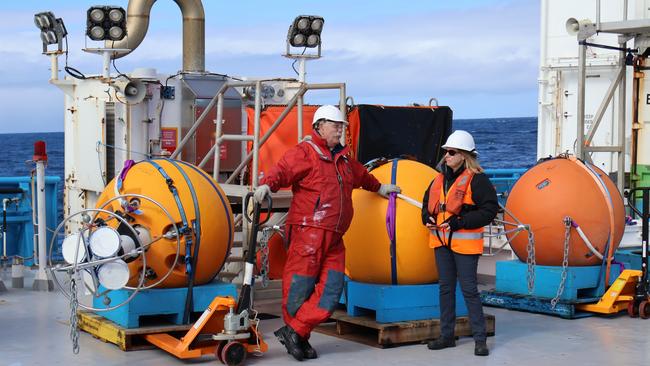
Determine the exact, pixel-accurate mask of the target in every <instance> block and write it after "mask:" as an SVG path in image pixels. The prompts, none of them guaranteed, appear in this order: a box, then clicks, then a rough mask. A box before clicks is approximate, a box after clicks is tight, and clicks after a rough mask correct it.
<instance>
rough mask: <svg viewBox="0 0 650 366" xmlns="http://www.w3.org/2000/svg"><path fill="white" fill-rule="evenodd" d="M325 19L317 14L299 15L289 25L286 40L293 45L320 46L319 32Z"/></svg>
mask: <svg viewBox="0 0 650 366" xmlns="http://www.w3.org/2000/svg"><path fill="white" fill-rule="evenodd" d="M324 23H325V20H324V19H323V17H321V16H318V15H300V16H298V17H296V19H294V21H293V24H292V25H291V27H289V33H288V34H287V41H288V42H289V44H290V45H291V46H293V47H310V48H313V47H317V46H320V40H321V39H320V34H321V32H322V31H323V24H324Z"/></svg>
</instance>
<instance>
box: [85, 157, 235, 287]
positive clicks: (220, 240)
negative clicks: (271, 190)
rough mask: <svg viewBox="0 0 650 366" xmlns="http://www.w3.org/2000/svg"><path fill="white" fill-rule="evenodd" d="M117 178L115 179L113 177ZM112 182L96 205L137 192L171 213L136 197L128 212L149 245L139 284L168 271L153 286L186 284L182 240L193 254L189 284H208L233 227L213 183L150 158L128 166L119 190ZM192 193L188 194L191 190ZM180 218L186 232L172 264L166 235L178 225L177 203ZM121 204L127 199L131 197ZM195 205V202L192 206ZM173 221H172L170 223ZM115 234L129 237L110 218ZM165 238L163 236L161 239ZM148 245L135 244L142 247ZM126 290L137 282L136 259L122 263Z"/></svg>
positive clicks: (116, 204) (117, 206) (191, 169)
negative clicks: (136, 207)
mask: <svg viewBox="0 0 650 366" xmlns="http://www.w3.org/2000/svg"><path fill="white" fill-rule="evenodd" d="M161 170H162V171H164V174H165V175H167V177H169V178H170V179H171V183H172V185H173V186H174V187H175V188H176V190H177V192H178V193H177V196H178V197H175V196H174V194H173V193H172V192H171V191H170V187H169V186H168V181H167V178H166V177H165V175H163V173H162V172H161ZM116 179H117V178H116ZM116 179H113V180H112V181H111V182H110V183H109V184H108V185H107V186H106V188H105V189H104V191H103V192H102V194H101V195H100V197H99V199H98V201H97V207H102V206H103V205H104V203H105V202H107V201H109V200H110V199H111V198H113V197H115V196H116V195H118V194H119V195H128V194H140V195H143V196H146V197H149V198H151V199H152V200H154V201H156V202H158V203H160V204H161V205H162V206H163V207H164V208H165V209H166V210H167V211H168V213H169V214H170V215H171V218H172V220H170V219H169V217H168V216H167V215H166V214H165V213H164V211H163V210H161V209H160V208H159V207H158V206H157V205H155V204H154V203H153V202H151V201H149V200H147V199H138V200H137V201H138V202H137V204H138V205H139V211H138V212H137V213H131V214H130V215H129V217H130V218H131V219H130V220H131V221H130V222H129V224H130V225H131V226H133V227H135V228H136V229H137V231H138V233H139V234H142V235H141V236H142V237H146V238H148V239H145V241H146V240H149V241H153V243H152V244H151V245H150V246H149V248H148V249H147V250H146V252H145V255H146V266H147V271H146V281H145V283H144V284H145V285H147V286H149V285H151V284H155V283H156V282H157V281H159V280H160V279H161V278H162V277H163V276H165V275H166V274H167V273H168V272H169V271H170V270H171V273H170V275H169V277H167V279H166V280H165V281H163V282H162V283H160V284H159V285H158V286H157V287H182V286H186V285H187V284H188V275H187V273H186V265H185V259H184V257H185V250H186V242H187V240H188V239H190V240H191V241H192V253H193V255H198V259H197V263H196V267H195V268H193V270H194V271H195V279H194V284H195V285H201V284H205V283H207V282H210V281H211V280H212V279H213V278H214V277H215V276H216V275H217V273H218V272H219V270H220V269H221V267H222V266H223V264H224V262H225V259H226V256H227V255H228V252H229V251H230V247H231V245H232V241H233V235H234V234H233V233H234V223H233V220H232V212H231V209H230V204H229V202H228V199H227V197H226V195H225V193H224V192H223V190H222V189H221V188H220V187H219V185H218V184H217V183H216V182H215V181H214V180H213V179H212V177H211V176H209V175H208V174H206V173H205V172H204V171H202V170H201V169H199V168H197V167H195V166H193V165H191V164H188V163H185V162H182V161H172V160H167V159H153V160H151V161H142V162H139V163H137V164H135V165H133V166H132V167H131V168H130V169H129V170H128V171H127V172H126V175H124V178H123V181H122V186H121V188H120V189H119V190H116V189H115V184H116ZM192 191H193V192H192ZM177 198H178V202H180V203H181V206H182V209H183V212H184V214H185V222H187V223H188V226H189V227H190V228H191V229H192V230H191V232H193V234H190V236H186V235H180V237H181V245H180V255H179V256H178V259H177V260H176V261H174V260H175V258H176V249H177V241H176V238H175V237H173V236H170V235H169V233H170V232H173V224H174V223H175V224H176V225H177V227H178V229H181V228H182V226H183V218H182V216H181V211H180V208H179V204H178V202H177ZM127 200H129V201H132V200H133V199H132V198H128V197H127ZM195 203H196V204H195ZM104 209H107V210H110V211H114V212H115V211H122V212H123V211H124V207H123V205H122V204H121V203H120V201H119V200H114V201H112V202H111V203H109V204H108V205H107V206H106V207H104ZM172 221H173V222H172ZM107 223H108V225H110V226H113V227H115V228H116V229H117V230H118V231H119V232H120V234H123V235H132V234H131V232H130V230H128V229H126V228H123V227H117V224H118V223H116V222H115V220H112V221H110V220H109V221H107ZM197 227H200V247H199V252H198V253H194V250H195V248H196V244H197V239H199V237H197V235H196V234H195V233H196V232H197V231H199V230H197ZM165 234H168V235H167V236H165ZM147 244H148V243H140V245H147ZM128 267H129V272H130V278H129V283H128V285H129V286H136V285H137V284H138V280H139V278H140V277H139V276H140V273H141V270H142V267H143V261H142V256H140V257H138V258H136V259H135V260H133V261H131V262H130V263H129V264H128Z"/></svg>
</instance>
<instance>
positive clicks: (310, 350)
mask: <svg viewBox="0 0 650 366" xmlns="http://www.w3.org/2000/svg"><path fill="white" fill-rule="evenodd" d="M300 345H301V346H302V353H303V354H304V355H305V358H306V359H309V360H311V359H314V358H318V353H316V350H315V349H314V347H312V346H311V344H309V341H308V340H306V339H303V340H302V343H301V344H300Z"/></svg>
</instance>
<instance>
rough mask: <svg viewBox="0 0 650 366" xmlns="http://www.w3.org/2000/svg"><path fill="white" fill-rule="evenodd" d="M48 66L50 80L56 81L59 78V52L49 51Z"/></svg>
mask: <svg viewBox="0 0 650 366" xmlns="http://www.w3.org/2000/svg"><path fill="white" fill-rule="evenodd" d="M50 67H51V70H50V71H51V73H50V81H56V80H59V54H58V53H55V52H53V53H50Z"/></svg>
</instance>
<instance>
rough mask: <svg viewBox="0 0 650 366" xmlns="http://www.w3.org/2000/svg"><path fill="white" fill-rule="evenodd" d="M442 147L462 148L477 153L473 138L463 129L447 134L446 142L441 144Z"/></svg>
mask: <svg viewBox="0 0 650 366" xmlns="http://www.w3.org/2000/svg"><path fill="white" fill-rule="evenodd" d="M442 148H443V149H458V150H464V151H467V152H471V153H474V154H476V155H478V153H477V152H476V145H474V138H473V137H472V135H470V134H469V132H467V131H463V130H456V131H454V133H452V134H451V135H449V137H448V138H447V142H445V144H444V145H442Z"/></svg>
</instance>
